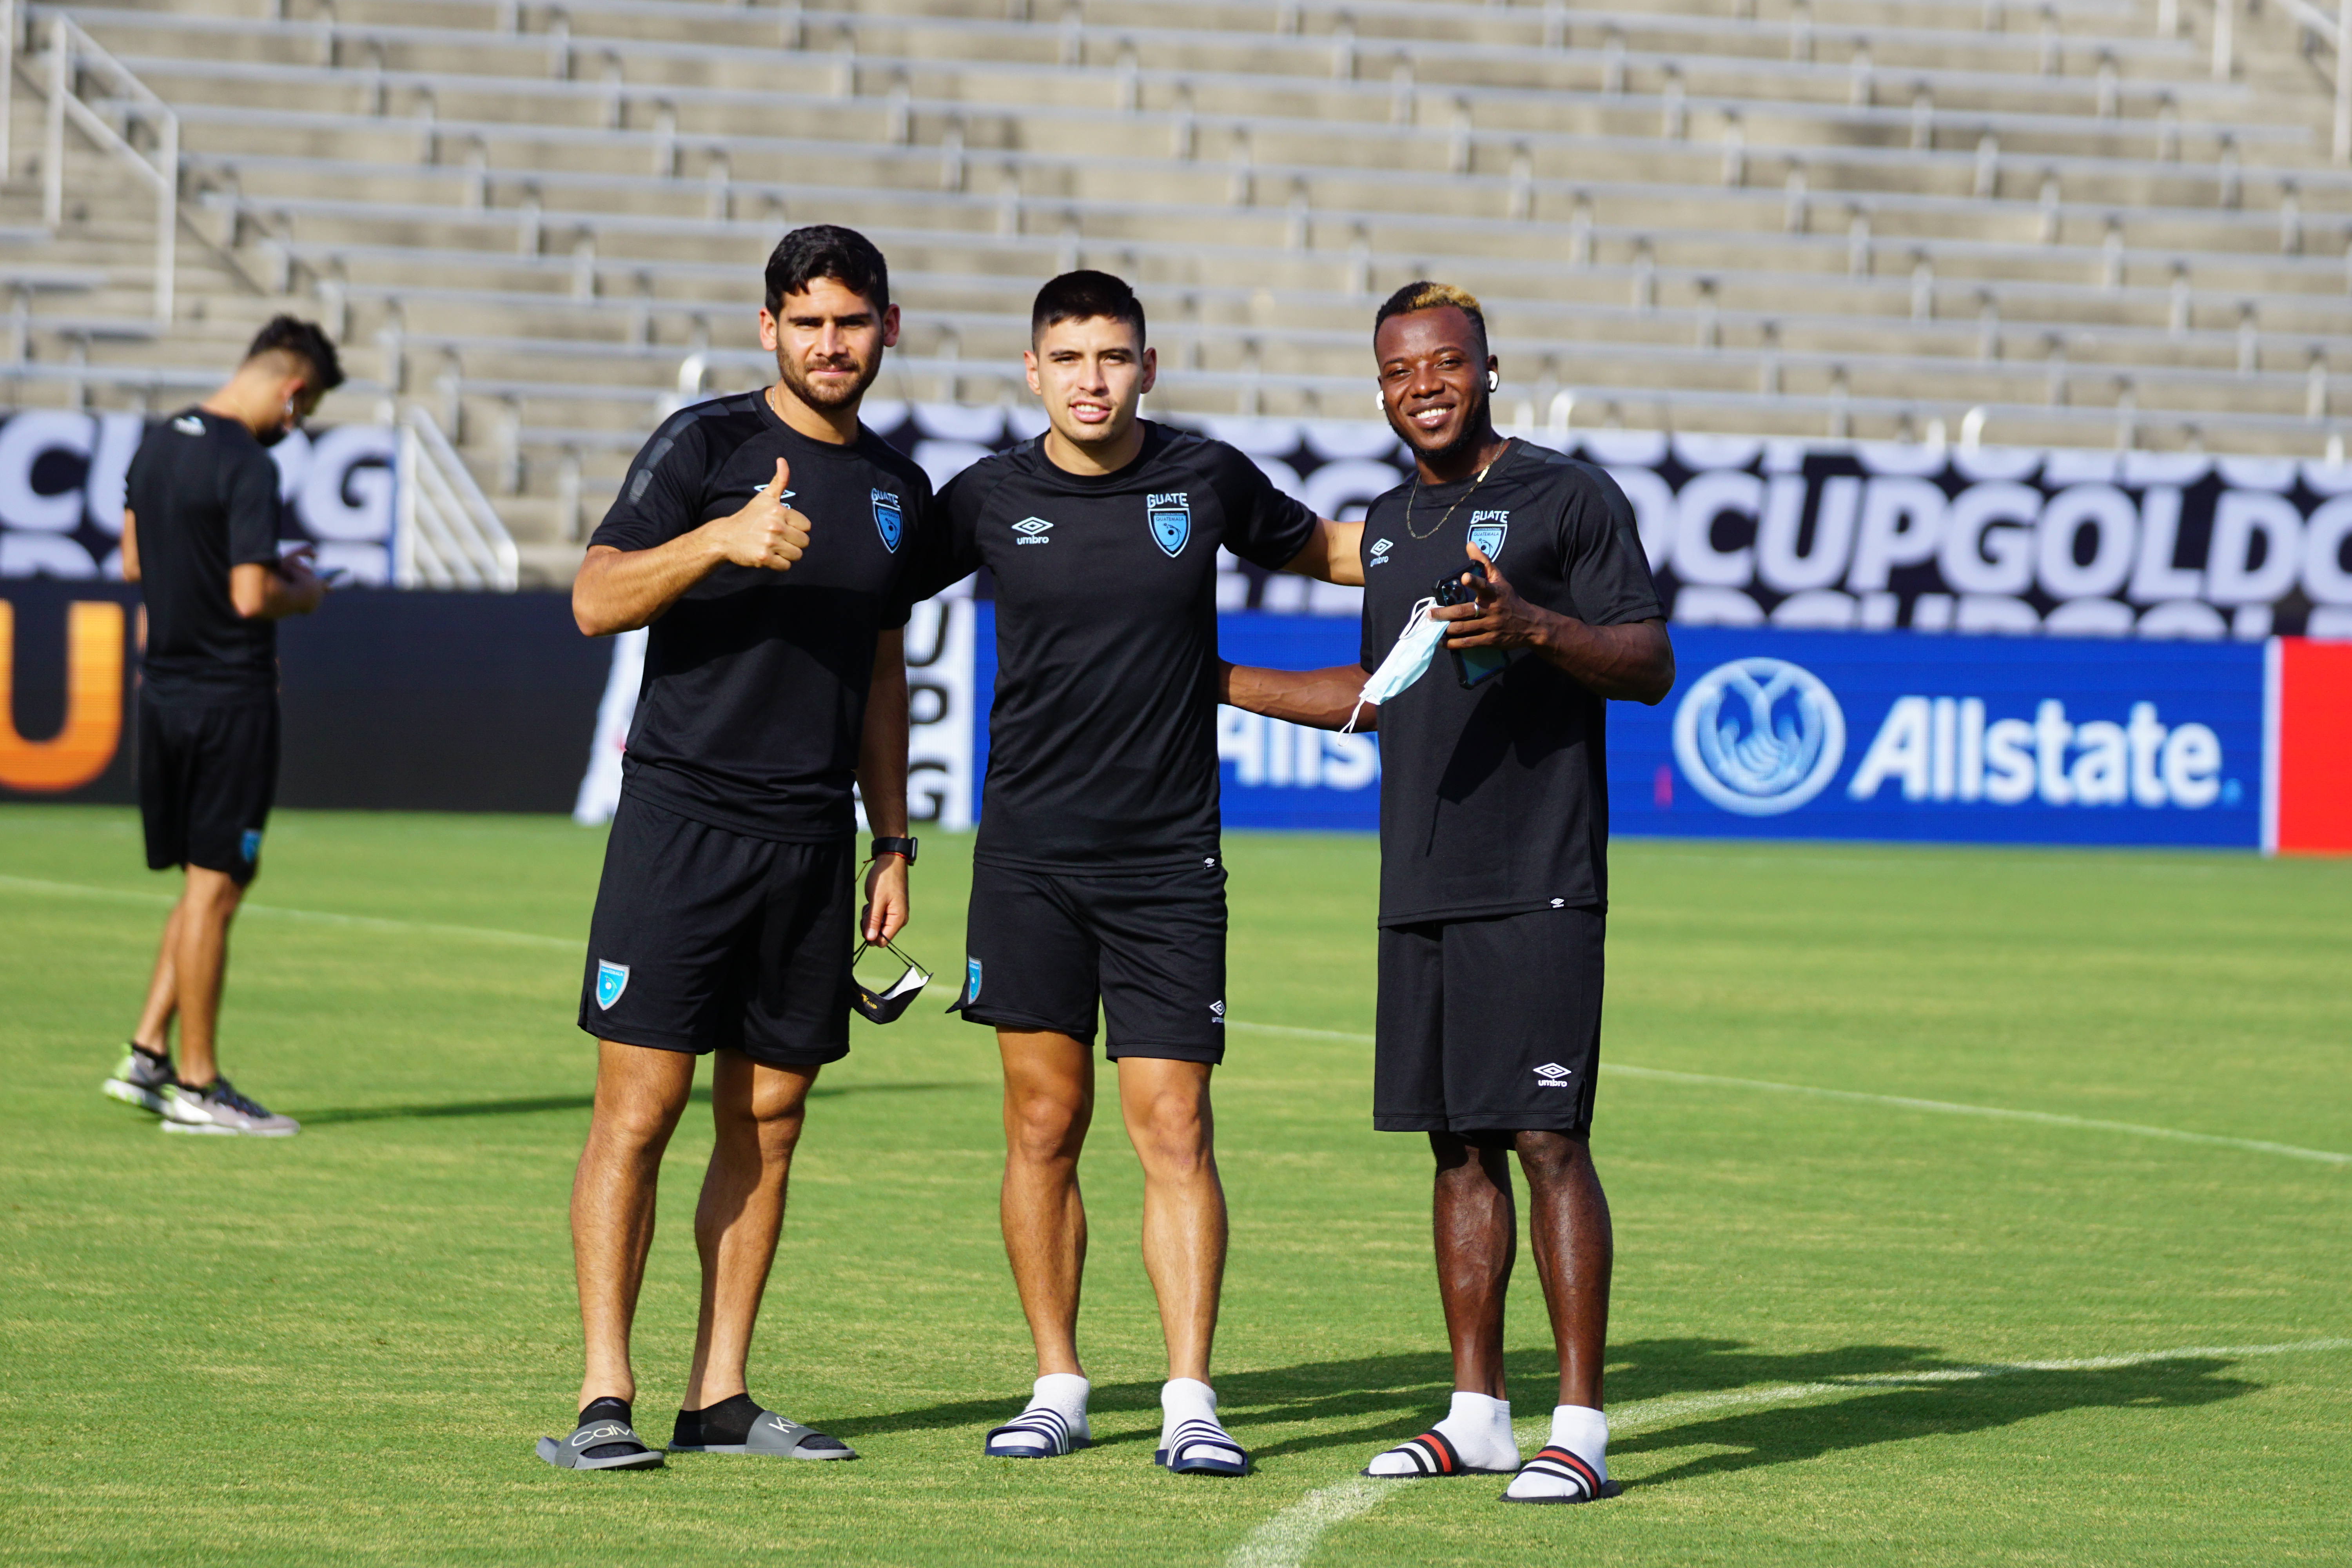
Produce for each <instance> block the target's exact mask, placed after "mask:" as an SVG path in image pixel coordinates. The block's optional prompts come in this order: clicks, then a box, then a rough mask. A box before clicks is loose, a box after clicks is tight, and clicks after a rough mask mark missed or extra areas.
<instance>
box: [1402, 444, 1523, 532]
mask: <svg viewBox="0 0 2352 1568" xmlns="http://www.w3.org/2000/svg"><path fill="white" fill-rule="evenodd" d="M1510 449H1511V448H1510V445H1509V443H1507V442H1506V443H1505V444H1504V447H1503V451H1502V452H1497V453H1496V454H1495V455H1494V456H1493V457H1492V458H1488V459H1487V461H1486V468H1493V467H1494V466H1495V465H1496V463H1499V462H1501V461H1502V460H1503V453H1504V452H1508V451H1509V450H1510ZM1486 468H1481V469H1479V470H1478V477H1477V478H1476V479H1472V480H1471V481H1470V488H1469V489H1466V490H1464V491H1463V492H1462V493H1461V494H1460V495H1458V496H1455V497H1454V505H1453V506H1449V507H1447V508H1446V509H1445V515H1444V517H1441V518H1439V519H1438V520H1437V526H1436V527H1434V528H1433V529H1431V530H1430V531H1428V532H1427V533H1415V532H1413V528H1412V503H1413V502H1414V501H1415V500H1419V499H1420V497H1421V475H1420V474H1418V473H1416V474H1414V475H1413V476H1412V494H1411V495H1408V496H1406V497H1405V498H1404V531H1405V532H1406V534H1407V535H1408V536H1410V537H1412V538H1414V539H1434V538H1435V537H1436V536H1437V535H1439V534H1441V533H1443V532H1444V531H1445V525H1446V524H1447V523H1449V522H1451V521H1454V510H1455V509H1456V508H1458V507H1460V506H1461V504H1462V503H1463V502H1464V501H1465V500H1469V499H1470V498H1471V497H1472V496H1475V495H1476V494H1477V493H1478V487H1479V486H1480V485H1483V484H1485V483H1486Z"/></svg>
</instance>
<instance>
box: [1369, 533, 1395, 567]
mask: <svg viewBox="0 0 2352 1568" xmlns="http://www.w3.org/2000/svg"><path fill="white" fill-rule="evenodd" d="M1395 548H1396V542H1395V541H1394V540H1392V539H1376V540H1374V541H1372V564H1373V565H1375V566H1385V565H1387V564H1388V563H1389V552H1390V551H1391V550H1394V549H1395Z"/></svg>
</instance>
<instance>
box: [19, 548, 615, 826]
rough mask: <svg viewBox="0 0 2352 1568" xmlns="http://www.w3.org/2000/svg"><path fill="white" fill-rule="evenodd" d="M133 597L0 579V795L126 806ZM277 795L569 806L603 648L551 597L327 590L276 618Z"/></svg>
mask: <svg viewBox="0 0 2352 1568" xmlns="http://www.w3.org/2000/svg"><path fill="white" fill-rule="evenodd" d="M139 624H140V605H139V595H138V590H137V589H136V588H133V587H130V586H127V585H125V584H110V583H58V582H47V581H32V582H11V583H0V800H18V801H21V800H68V801H92V802H104V803H110V804H117V805H122V804H128V803H130V802H131V801H134V800H136V799H137V798H138V796H137V773H136V770H135V767H134V765H133V764H134V759H133V757H132V746H133V744H134V742H135V740H136V737H137V730H138V726H137V725H136V723H135V722H133V719H134V716H135V710H133V708H132V707H131V704H132V703H134V702H135V701H136V700H138V698H137V675H138V668H139V660H138V637H139ZM612 657H613V656H612V649H611V648H610V647H609V646H608V645H607V644H605V643H603V642H591V641H590V640H589V639H588V638H586V637H582V636H581V635H580V632H579V629H578V628H577V627H576V626H573V625H572V606H571V602H570V600H569V598H568V596H567V595H561V594H426V593H410V594H399V593H378V592H370V591H352V592H344V593H338V594H336V595H332V596H331V598H330V599H329V600H328V602H327V605H326V606H325V608H323V609H321V610H320V612H319V613H318V614H317V615H316V616H299V617H296V618H294V619H291V620H288V621H283V622H280V623H279V624H278V662H279V668H280V671H281V684H280V692H279V702H280V705H281V707H282V709H283V711H284V713H285V721H286V722H285V752H284V761H283V763H282V764H281V766H280V771H279V773H278V804H280V805H290V806H331V807H357V808H374V809H385V810H406V811H566V810H569V809H570V808H571V807H572V803H573V800H574V798H575V796H576V795H577V792H578V790H579V786H580V773H581V766H582V763H583V762H584V761H585V760H586V759H587V757H588V755H589V743H590V739H591V736H592V735H593V731H594V725H595V718H596V705H597V699H598V696H599V694H600V693H601V692H602V691H603V689H604V684H605V679H606V675H607V671H608V669H609V668H610V665H611V663H612Z"/></svg>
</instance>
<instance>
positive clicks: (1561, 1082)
mask: <svg viewBox="0 0 2352 1568" xmlns="http://www.w3.org/2000/svg"><path fill="white" fill-rule="evenodd" d="M1575 1076H1576V1074H1575V1072H1574V1071H1573V1070H1572V1069H1570V1068H1564V1067H1562V1066H1560V1065H1559V1063H1558V1062H1546V1063H1544V1065H1543V1066H1541V1067H1539V1068H1536V1077H1538V1078H1539V1079H1542V1080H1543V1081H1542V1082H1541V1083H1538V1084H1537V1085H1536V1087H1537V1088H1538V1089H1566V1088H1567V1087H1568V1080H1569V1079H1571V1078H1574V1077H1575Z"/></svg>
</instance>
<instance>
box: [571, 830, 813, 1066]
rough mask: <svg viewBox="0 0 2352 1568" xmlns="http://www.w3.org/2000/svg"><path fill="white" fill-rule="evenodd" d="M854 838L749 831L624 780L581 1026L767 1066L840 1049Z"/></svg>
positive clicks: (592, 934) (608, 1036) (592, 927)
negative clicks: (731, 1054)
mask: <svg viewBox="0 0 2352 1568" xmlns="http://www.w3.org/2000/svg"><path fill="white" fill-rule="evenodd" d="M856 855H857V850H856V845H855V843H854V842H853V841H851V840H849V839H840V840H837V841H835V842H833V843H827V844H779V843H775V842H773V841H772V840H770V839H766V838H750V837H744V836H743V835H742V834H740V833H730V832H729V831H727V830H726V829H725V828H723V827H712V826H709V824H707V823H701V822H697V821H695V820H693V819H692V818H690V817H685V816H677V814H676V813H674V812H668V811H664V810H662V809H661V808H660V807H659V806H654V805H646V804H645V803H644V802H643V801H640V800H638V799H637V798H636V797H635V796H634V795H630V794H628V793H627V792H626V791H624V792H623V793H622V795H621V805H620V809H619V810H618V811H616V812H614V814H613V832H612V837H610V838H609V839H607V840H606V841H605V845H604V880H603V881H602V882H600V883H599V884H597V888H596V914H595V917H594V919H593V921H591V922H590V924H589V928H588V968H587V973H586V974H585V976H584V977H583V980H582V982H581V986H580V1026H581V1027H582V1028H583V1029H585V1030H586V1031H587V1032H588V1033H590V1034H592V1035H593V1036H595V1037H597V1038H598V1039H600V1040H618V1041H620V1042H622V1043H623V1044H624V1045H631V1046H651V1047H655V1048H656V1049H657V1050H665V1051H684V1052H687V1053H688V1054H690V1055H694V1056H700V1055H702V1054H703V1053H705V1052H707V1051H712V1050H717V1049H719V1048H721V1047H724V1048H726V1049H728V1050H734V1051H740V1052H742V1053H743V1054H744V1055H745V1056H747V1057H750V1058H751V1059H752V1060H753V1061H758V1062H766V1063H768V1064H769V1065H770V1066H772V1067H814V1066H817V1065H818V1064H820V1063H824V1062H832V1061H839V1060H840V1059H841V1058H843V1057H845V1056H847V1055H848V1054H849V987H850V979H849V960H850V953H851V943H852V940H853V936H854V933H855V931H856V915H855V913H854V911H853V904H852V893H851V887H850V884H851V881H852V879H853V875H854V873H855V871H856Z"/></svg>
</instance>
